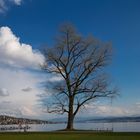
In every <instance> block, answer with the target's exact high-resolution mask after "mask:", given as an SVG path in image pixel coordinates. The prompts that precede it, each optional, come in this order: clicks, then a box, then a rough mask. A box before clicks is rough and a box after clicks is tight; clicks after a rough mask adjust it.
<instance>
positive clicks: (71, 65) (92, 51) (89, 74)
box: [43, 24, 116, 130]
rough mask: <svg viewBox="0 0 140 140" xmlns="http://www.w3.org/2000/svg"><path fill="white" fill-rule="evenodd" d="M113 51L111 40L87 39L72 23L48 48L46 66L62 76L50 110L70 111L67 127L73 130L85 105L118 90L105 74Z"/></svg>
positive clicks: (56, 84) (64, 27)
mask: <svg viewBox="0 0 140 140" xmlns="http://www.w3.org/2000/svg"><path fill="white" fill-rule="evenodd" d="M111 52H112V51H111V45H110V43H102V42H101V41H99V40H97V39H95V38H93V37H88V38H83V37H82V36H81V35H79V34H78V33H77V32H76V30H75V29H74V27H73V26H72V25H69V24H66V25H64V26H62V28H61V30H60V36H59V38H57V42H56V45H55V46H54V47H53V48H45V50H44V56H45V58H46V64H45V65H44V66H43V68H44V69H45V70H47V72H51V73H54V74H57V75H60V76H61V77H62V80H60V81H59V82H57V83H53V84H54V86H53V90H54V91H55V93H54V94H53V95H54V97H55V102H53V103H52V105H51V108H49V109H48V112H50V113H52V112H55V113H62V114H63V113H67V114H68V121H67V128H66V129H68V130H71V129H73V122H74V118H75V116H76V114H77V113H78V111H79V110H80V109H81V108H82V106H84V105H85V104H88V103H90V102H93V101H94V99H98V98H101V97H113V96H114V95H115V94H116V91H115V90H114V89H109V88H108V81H107V79H106V76H105V75H104V74H103V73H102V69H103V68H104V67H105V66H106V65H107V64H108V62H109V61H110V59H111Z"/></svg>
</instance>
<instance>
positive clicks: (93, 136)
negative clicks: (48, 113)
mask: <svg viewBox="0 0 140 140" xmlns="http://www.w3.org/2000/svg"><path fill="white" fill-rule="evenodd" d="M47 139H48V140H140V133H113V132H110V133H109V132H105V133H93V132H86V131H85V132H84V131H83V132H50V133H49V132H44V133H43V132H40V133H39V132H38V133H30V132H27V133H0V140H47Z"/></svg>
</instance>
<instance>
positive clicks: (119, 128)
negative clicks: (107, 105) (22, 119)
mask: <svg viewBox="0 0 140 140" xmlns="http://www.w3.org/2000/svg"><path fill="white" fill-rule="evenodd" d="M13 126H14V127H18V126H17V125H7V126H4V125H3V126H2V125H0V128H2V127H13ZM29 126H30V127H31V128H30V129H29V130H27V131H34V132H35V131H40V132H45V131H46V132H47V131H55V130H60V129H64V128H65V127H66V124H65V123H61V124H38V125H36V124H32V125H29ZM74 128H75V129H85V130H112V129H113V131H114V132H140V122H115V123H93V122H90V123H75V124H74ZM5 131H6V132H7V131H13V130H5ZM5 131H2V132H5ZM14 131H23V130H14Z"/></svg>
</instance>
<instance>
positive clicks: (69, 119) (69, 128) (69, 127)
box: [66, 114, 74, 130]
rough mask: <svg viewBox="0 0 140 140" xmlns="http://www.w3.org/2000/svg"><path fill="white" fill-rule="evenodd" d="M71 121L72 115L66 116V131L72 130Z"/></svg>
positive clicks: (72, 119)
mask: <svg viewBox="0 0 140 140" xmlns="http://www.w3.org/2000/svg"><path fill="white" fill-rule="evenodd" d="M73 121H74V117H73V115H70V114H68V122H67V128H66V129H67V130H73Z"/></svg>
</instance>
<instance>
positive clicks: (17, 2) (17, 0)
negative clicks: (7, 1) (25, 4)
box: [11, 0, 23, 5]
mask: <svg viewBox="0 0 140 140" xmlns="http://www.w3.org/2000/svg"><path fill="white" fill-rule="evenodd" d="M11 1H13V2H14V3H15V4H16V5H21V2H22V1H23V0H11Z"/></svg>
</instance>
